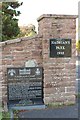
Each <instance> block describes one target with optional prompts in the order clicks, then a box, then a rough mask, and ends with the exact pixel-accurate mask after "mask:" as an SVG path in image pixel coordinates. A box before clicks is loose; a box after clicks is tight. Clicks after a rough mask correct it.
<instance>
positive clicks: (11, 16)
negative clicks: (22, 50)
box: [2, 2, 22, 41]
mask: <svg viewBox="0 0 80 120" xmlns="http://www.w3.org/2000/svg"><path fill="white" fill-rule="evenodd" d="M21 5H22V3H18V2H3V3H2V41H5V40H9V39H13V38H16V37H17V35H18V34H19V33H20V28H19V26H18V19H17V18H16V17H17V16H19V15H20V14H21V13H20V11H17V10H16V8H18V7H19V6H21Z"/></svg>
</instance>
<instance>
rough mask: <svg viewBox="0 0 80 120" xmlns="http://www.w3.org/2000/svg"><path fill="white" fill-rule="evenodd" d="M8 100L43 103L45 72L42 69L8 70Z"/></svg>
mask: <svg viewBox="0 0 80 120" xmlns="http://www.w3.org/2000/svg"><path fill="white" fill-rule="evenodd" d="M7 78H8V100H9V102H11V103H12V101H16V102H17V103H18V104H19V103H21V101H25V104H26V101H32V102H33V103H34V102H35V101H37V102H38V101H43V70H42V68H41V67H35V68H34V67H33V68H31V67H30V68H8V69H7Z"/></svg>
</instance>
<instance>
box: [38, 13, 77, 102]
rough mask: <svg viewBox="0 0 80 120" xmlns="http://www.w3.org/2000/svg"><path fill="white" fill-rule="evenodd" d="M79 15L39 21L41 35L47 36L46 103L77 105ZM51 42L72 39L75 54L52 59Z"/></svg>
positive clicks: (46, 17) (44, 51)
mask: <svg viewBox="0 0 80 120" xmlns="http://www.w3.org/2000/svg"><path fill="white" fill-rule="evenodd" d="M76 18H77V16H75V15H53V14H46V15H45V14H44V15H42V16H40V17H39V18H38V24H39V35H43V40H42V55H43V68H44V102H45V103H46V104H48V103H51V102H57V103H63V104H69V103H75V84H76ZM50 39H55V40H64V39H67V40H71V46H70V47H71V54H70V56H68V57H66V56H65V55H64V57H51V56H50V52H51V51H50Z"/></svg>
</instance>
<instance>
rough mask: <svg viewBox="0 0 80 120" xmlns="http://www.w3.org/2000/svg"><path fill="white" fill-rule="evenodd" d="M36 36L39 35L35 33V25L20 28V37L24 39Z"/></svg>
mask: <svg viewBox="0 0 80 120" xmlns="http://www.w3.org/2000/svg"><path fill="white" fill-rule="evenodd" d="M36 34H37V32H36V31H35V26H34V25H33V24H30V25H28V26H21V27H20V34H19V37H24V36H25V37H29V36H34V35H36Z"/></svg>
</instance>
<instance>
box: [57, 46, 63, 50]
mask: <svg viewBox="0 0 80 120" xmlns="http://www.w3.org/2000/svg"><path fill="white" fill-rule="evenodd" d="M56 50H65V46H56Z"/></svg>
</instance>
